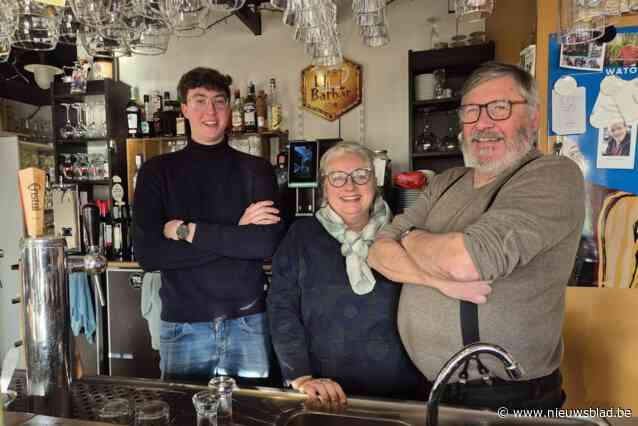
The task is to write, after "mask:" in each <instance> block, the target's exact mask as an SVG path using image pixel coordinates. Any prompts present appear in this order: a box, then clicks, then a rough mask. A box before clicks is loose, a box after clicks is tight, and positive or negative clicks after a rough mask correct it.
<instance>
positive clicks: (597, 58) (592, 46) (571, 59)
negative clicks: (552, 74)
mask: <svg viewBox="0 0 638 426" xmlns="http://www.w3.org/2000/svg"><path fill="white" fill-rule="evenodd" d="M604 63H605V45H604V44H602V45H599V44H597V43H582V44H561V48H560V66H561V67H562V68H572V69H575V70H590V71H602V69H603V65H604Z"/></svg>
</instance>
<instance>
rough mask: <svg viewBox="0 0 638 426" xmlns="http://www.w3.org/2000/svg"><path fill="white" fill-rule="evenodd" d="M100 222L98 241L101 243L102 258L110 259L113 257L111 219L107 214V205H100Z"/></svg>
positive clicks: (106, 203)
mask: <svg viewBox="0 0 638 426" xmlns="http://www.w3.org/2000/svg"><path fill="white" fill-rule="evenodd" d="M101 216H102V221H101V223H100V239H101V241H102V249H103V253H104V256H106V258H107V259H111V258H112V256H113V217H112V216H111V214H110V212H109V203H108V201H104V202H103V203H102V212H101Z"/></svg>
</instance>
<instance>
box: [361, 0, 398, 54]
mask: <svg viewBox="0 0 638 426" xmlns="http://www.w3.org/2000/svg"><path fill="white" fill-rule="evenodd" d="M386 3H387V0H352V12H353V15H354V20H355V22H356V23H357V24H358V25H359V34H361V38H362V40H363V44H364V45H366V46H368V47H381V46H385V45H386V44H388V43H390V34H389V32H388V25H387V23H386V16H385V8H386Z"/></svg>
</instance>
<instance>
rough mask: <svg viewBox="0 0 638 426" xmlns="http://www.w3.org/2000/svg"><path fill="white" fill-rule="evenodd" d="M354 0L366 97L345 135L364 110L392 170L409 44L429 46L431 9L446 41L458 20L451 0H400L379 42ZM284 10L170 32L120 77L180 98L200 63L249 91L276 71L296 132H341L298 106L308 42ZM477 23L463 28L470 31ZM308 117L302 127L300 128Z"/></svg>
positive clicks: (348, 119)
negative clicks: (186, 32)
mask: <svg viewBox="0 0 638 426" xmlns="http://www.w3.org/2000/svg"><path fill="white" fill-rule="evenodd" d="M350 3H351V2H350V1H345V0H343V1H340V2H339V3H338V4H339V30H340V32H341V35H342V36H341V42H342V47H343V52H344V56H346V57H347V58H349V59H350V60H352V61H354V62H357V63H359V64H361V65H362V68H363V81H364V100H363V105H361V106H359V107H357V108H355V109H353V110H351V111H349V112H348V113H347V114H346V115H344V116H343V117H342V118H341V137H342V138H344V139H345V140H354V141H359V140H360V136H361V132H360V120H361V113H362V111H364V120H365V135H364V136H365V143H366V145H367V146H368V147H370V148H371V149H387V150H388V154H389V155H390V157H391V158H392V160H393V168H394V171H395V172H396V171H398V170H405V169H407V167H408V164H409V163H408V81H407V76H408V50H409V49H412V50H424V49H428V48H430V29H431V26H430V24H428V23H427V22H426V20H427V18H428V17H431V16H437V17H440V23H439V24H438V26H439V34H440V39H441V40H442V41H448V40H449V38H450V37H451V36H452V35H454V34H455V31H456V28H455V20H454V16H453V15H448V13H447V4H448V1H447V0H396V1H394V2H393V3H391V4H390V5H388V9H387V12H388V13H387V18H388V21H389V29H390V38H391V42H390V44H389V45H388V46H385V47H382V48H375V49H373V48H368V47H364V46H363V45H362V43H361V40H360V37H359V34H358V29H357V28H356V27H355V25H354V24H353V23H352V13H351V10H350ZM281 17H282V14H281V13H280V12H271V11H263V12H262V35H261V36H259V37H256V36H254V35H253V34H252V33H251V32H250V31H249V30H248V29H247V28H246V27H245V26H244V25H243V24H242V23H241V22H240V21H239V20H238V19H237V18H236V17H232V18H230V19H228V20H227V21H225V22H223V23H220V24H218V25H216V26H215V27H214V28H213V30H212V31H211V32H210V33H208V34H206V35H205V36H203V37H200V38H194V39H179V38H173V39H171V45H170V46H169V50H168V52H167V53H166V54H164V55H162V56H155V57H144V56H133V57H132V58H122V59H120V78H121V80H122V81H124V82H126V83H128V84H130V85H132V86H139V88H140V93H141V94H145V93H149V92H150V91H151V90H154V89H159V90H160V91H162V92H163V91H165V90H169V91H170V92H171V97H172V98H175V94H176V89H175V87H176V85H177V81H178V80H179V78H180V76H181V75H182V74H183V73H184V72H186V71H188V70H189V69H191V68H193V67H196V66H209V67H213V68H217V69H219V70H220V71H222V72H225V73H227V74H230V75H231V76H232V77H233V80H234V84H235V85H237V87H238V88H239V89H240V90H241V91H242V95H245V92H246V85H247V83H248V81H249V80H254V81H256V82H257V85H258V87H257V88H258V89H259V88H262V87H263V86H264V85H265V84H267V81H268V79H269V78H270V77H275V78H276V79H277V86H278V89H279V92H280V93H281V95H280V96H281V102H282V104H283V108H284V127H285V128H287V129H290V130H291V138H298V139H315V138H330V137H337V136H338V135H339V122H338V121H334V122H329V121H326V120H324V119H322V118H320V117H318V116H315V115H314V114H312V113H310V112H306V111H303V112H301V113H300V104H301V102H300V100H299V97H300V76H301V71H302V70H303V69H304V68H305V67H306V66H308V65H309V64H310V59H309V57H307V56H306V55H305V53H304V49H303V45H302V44H300V43H298V42H295V41H294V40H293V39H292V34H293V29H292V27H289V26H286V25H284V24H283V23H282V22H281ZM482 27H483V26H482V24H479V25H478V28H476V27H475V28H463V29H462V32H463V33H469V32H471V31H474V30H476V29H482ZM300 120H301V121H302V122H303V133H301V134H300V132H299V131H298V130H299V128H300V127H301V125H300Z"/></svg>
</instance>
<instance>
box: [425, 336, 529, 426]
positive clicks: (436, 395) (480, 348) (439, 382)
mask: <svg viewBox="0 0 638 426" xmlns="http://www.w3.org/2000/svg"><path fill="white" fill-rule="evenodd" d="M481 353H485V354H490V355H492V356H493V357H495V358H497V359H499V360H501V362H502V363H503V365H504V366H505V371H506V372H507V374H508V376H509V377H510V379H512V380H519V379H521V378H522V377H523V369H522V368H521V366H520V365H518V363H517V362H516V361H515V360H514V358H513V357H512V355H510V354H509V352H507V351H506V350H505V349H503V348H502V347H500V346H498V345H494V344H492V343H481V342H478V343H472V344H470V345H467V346H466V347H464V348H463V349H461V350H460V351H458V352H457V353H455V354H454V355H452V357H451V358H450V359H449V360H448V361H447V362H446V363H445V365H443V368H441V371H439V373H438V374H437V375H436V378H435V379H434V383H433V384H432V390H430V396H429V398H428V402H427V408H428V413H427V417H426V423H425V424H426V426H436V425H437V424H438V420H439V402H440V400H441V397H442V396H443V391H444V389H445V385H446V384H447V382H448V381H449V380H450V377H452V374H454V372H456V370H457V369H458V368H459V366H460V365H461V364H463V363H464V362H465V361H467V360H468V359H469V358H470V357H472V356H475V355H478V354H481ZM485 378H486V379H487V377H485Z"/></svg>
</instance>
